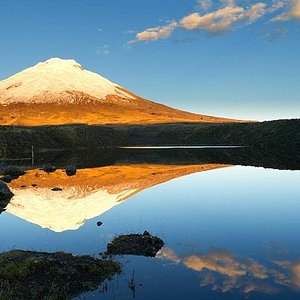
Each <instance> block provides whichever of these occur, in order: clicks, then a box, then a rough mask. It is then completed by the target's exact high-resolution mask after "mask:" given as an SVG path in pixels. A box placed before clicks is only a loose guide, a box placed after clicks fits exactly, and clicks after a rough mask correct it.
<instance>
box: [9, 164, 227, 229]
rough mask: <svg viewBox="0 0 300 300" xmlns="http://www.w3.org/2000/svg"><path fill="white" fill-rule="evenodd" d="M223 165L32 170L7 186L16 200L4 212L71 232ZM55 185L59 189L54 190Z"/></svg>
mask: <svg viewBox="0 0 300 300" xmlns="http://www.w3.org/2000/svg"><path fill="white" fill-rule="evenodd" d="M227 166H230V165H222V164H205V165H192V166H191V165H182V166H178V165H152V164H140V165H123V166H122V165H121V166H108V167H102V168H93V169H81V170H78V172H77V174H76V175H75V176H73V177H68V176H67V175H66V174H65V173H64V172H63V171H61V170H58V171H56V172H55V173H52V174H47V173H45V172H43V171H39V170H31V171H28V172H27V173H26V174H25V175H24V176H22V177H20V178H18V179H17V180H14V181H13V182H12V183H11V184H10V188H11V189H12V191H13V193H14V194H15V196H14V197H13V199H12V200H11V202H10V203H9V205H8V206H7V208H6V211H7V212H9V213H11V214H13V215H16V216H18V217H20V218H22V219H25V220H27V221H28V222H31V223H34V224H38V225H40V226H41V227H43V228H49V229H51V230H53V231H57V232H62V231H65V230H75V229H78V228H79V227H80V226H81V225H83V224H84V222H85V221H86V220H88V219H91V218H94V217H96V216H99V215H101V214H103V213H104V212H106V211H108V210H109V209H111V208H112V207H114V206H115V205H117V204H120V203H121V202H122V201H123V200H125V199H127V198H129V197H130V196H132V195H133V194H135V193H137V192H140V191H142V190H144V189H147V188H149V187H152V186H154V185H156V184H159V183H162V182H166V181H169V180H171V179H174V178H177V177H181V176H184V175H188V174H192V173H196V172H201V171H208V170H213V169H217V168H223V167H227ZM32 185H34V186H32ZM35 185H36V186H35ZM54 187H59V188H61V189H62V191H56V192H55V191H52V190H51V189H52V188H54Z"/></svg>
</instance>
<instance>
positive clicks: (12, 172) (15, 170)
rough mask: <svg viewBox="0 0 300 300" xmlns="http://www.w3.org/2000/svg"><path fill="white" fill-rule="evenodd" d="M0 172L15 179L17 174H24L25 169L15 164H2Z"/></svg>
mask: <svg viewBox="0 0 300 300" xmlns="http://www.w3.org/2000/svg"><path fill="white" fill-rule="evenodd" d="M0 174H1V175H4V176H10V177H11V178H12V179H16V178H18V177H19V176H22V175H24V174H25V171H24V169H23V168H20V167H17V166H8V165H5V164H4V165H3V166H2V167H1V168H0Z"/></svg>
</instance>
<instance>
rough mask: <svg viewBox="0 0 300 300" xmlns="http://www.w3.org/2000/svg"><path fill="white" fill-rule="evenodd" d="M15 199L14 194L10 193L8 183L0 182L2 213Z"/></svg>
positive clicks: (0, 210)
mask: <svg viewBox="0 0 300 300" xmlns="http://www.w3.org/2000/svg"><path fill="white" fill-rule="evenodd" d="M12 197H13V193H12V192H11V191H10V189H9V187H8V186H7V185H6V183H4V182H2V181H0V213H1V212H2V211H4V210H5V207H6V206H7V204H8V203H9V201H10V199H11V198H12Z"/></svg>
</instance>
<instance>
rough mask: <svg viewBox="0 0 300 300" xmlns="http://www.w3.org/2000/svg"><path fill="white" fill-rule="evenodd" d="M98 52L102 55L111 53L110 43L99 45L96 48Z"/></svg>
mask: <svg viewBox="0 0 300 300" xmlns="http://www.w3.org/2000/svg"><path fill="white" fill-rule="evenodd" d="M96 54H97V55H101V56H106V55H109V54H110V50H109V46H108V45H104V46H98V47H97V48H96Z"/></svg>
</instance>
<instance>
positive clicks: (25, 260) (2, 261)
mask: <svg viewBox="0 0 300 300" xmlns="http://www.w3.org/2000/svg"><path fill="white" fill-rule="evenodd" d="M120 272H121V267H120V264H119V263H118V262H115V261H111V260H100V259H95V258H93V257H90V256H73V255H71V254H66V253H62V252H58V253H43V252H31V251H21V250H13V251H9V252H4V253H1V254H0V299H19V300H40V299H51V300H65V299H71V298H72V297H75V296H77V295H79V294H81V293H83V292H86V291H93V290H95V289H97V287H98V286H99V284H100V283H101V282H102V281H103V280H105V279H111V278H112V277H113V276H114V275H115V274H117V273H120Z"/></svg>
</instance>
